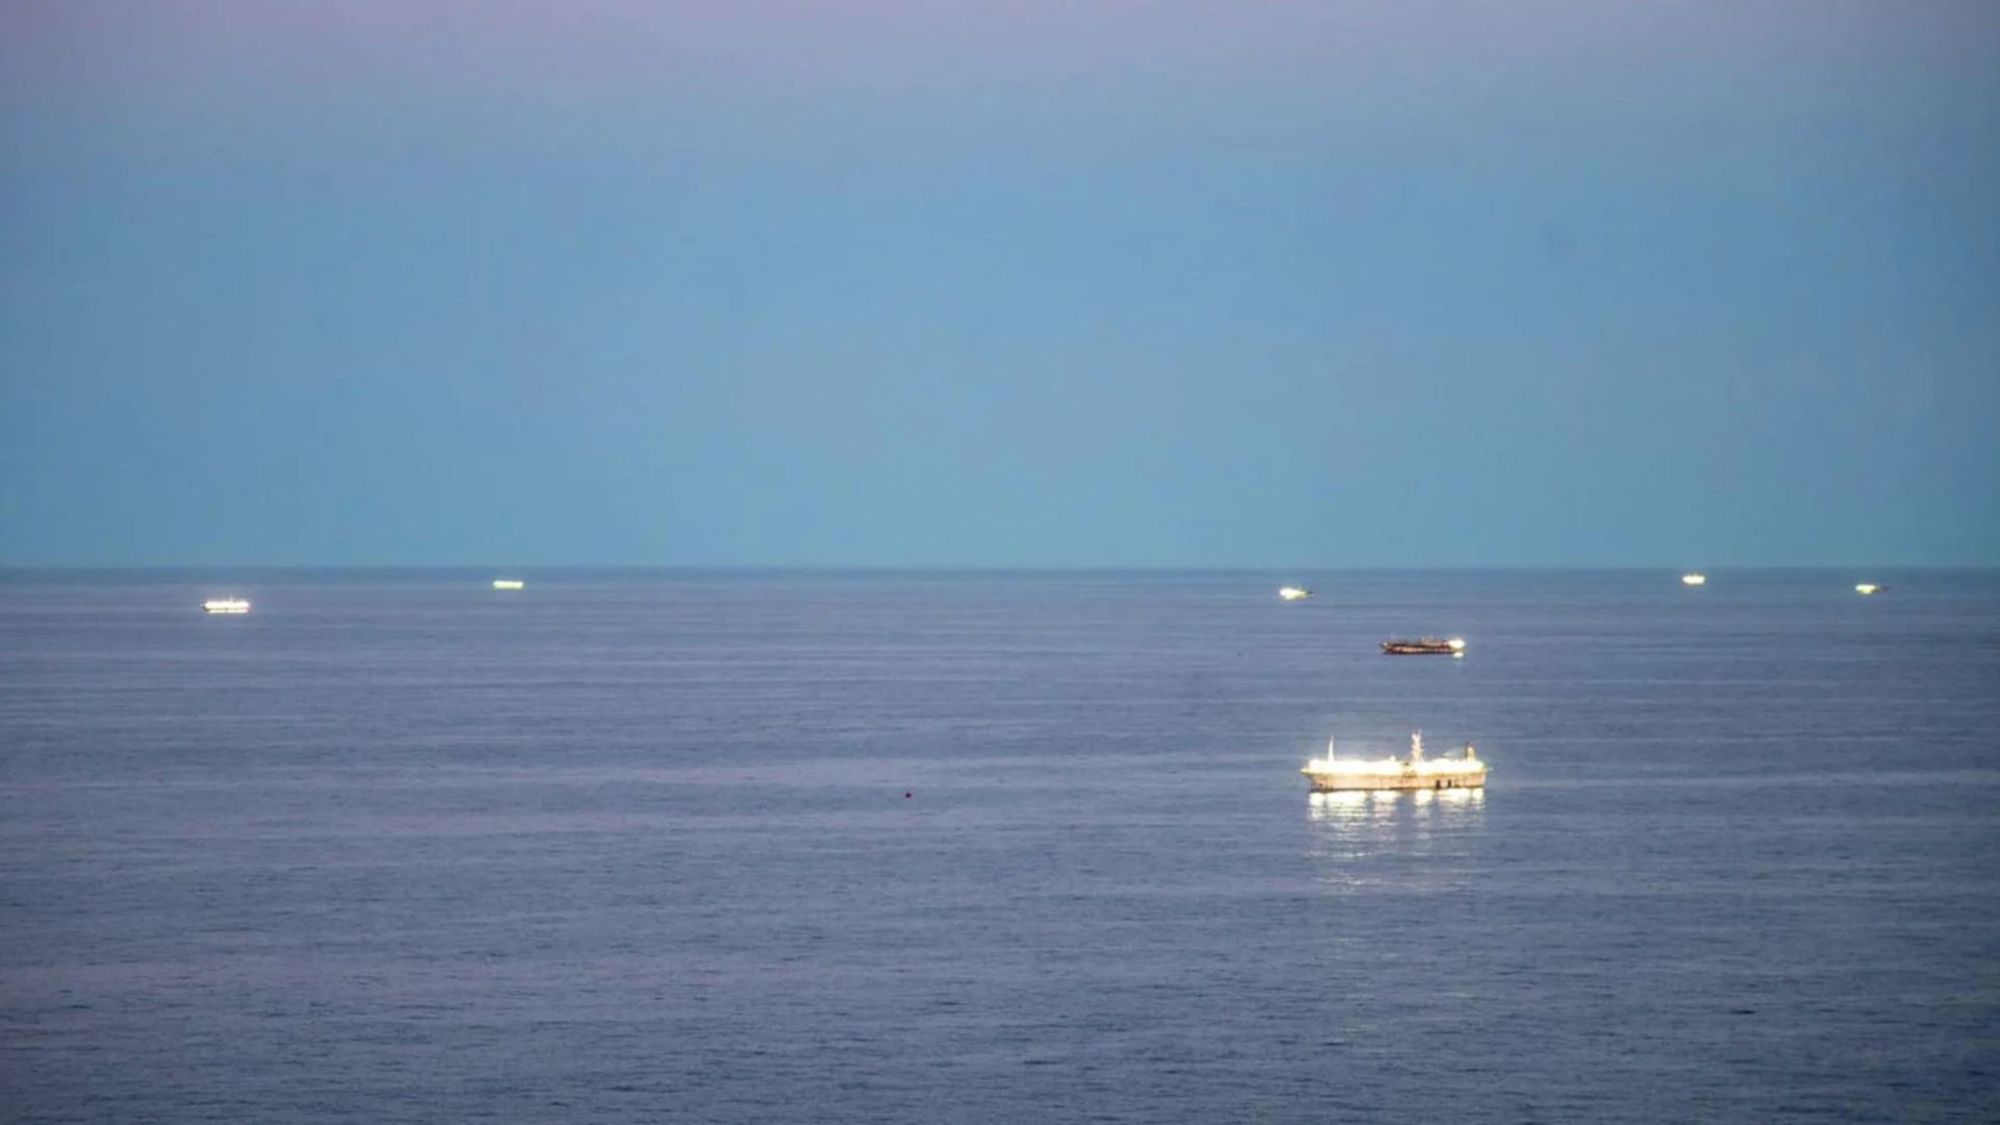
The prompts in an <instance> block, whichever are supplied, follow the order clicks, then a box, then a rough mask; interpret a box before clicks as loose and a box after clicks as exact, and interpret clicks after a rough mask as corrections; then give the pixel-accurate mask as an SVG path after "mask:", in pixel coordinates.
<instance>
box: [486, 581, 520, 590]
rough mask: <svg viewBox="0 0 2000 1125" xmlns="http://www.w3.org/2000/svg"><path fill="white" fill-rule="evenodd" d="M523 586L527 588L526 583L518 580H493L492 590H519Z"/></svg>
mask: <svg viewBox="0 0 2000 1125" xmlns="http://www.w3.org/2000/svg"><path fill="white" fill-rule="evenodd" d="M525 586H527V583H526V582H523V581H521V580H520V579H518V578H495V579H494V580H493V588H494V589H495V590H519V589H522V588H523V587H525Z"/></svg>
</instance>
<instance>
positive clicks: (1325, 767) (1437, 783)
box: [1299, 731, 1486, 793]
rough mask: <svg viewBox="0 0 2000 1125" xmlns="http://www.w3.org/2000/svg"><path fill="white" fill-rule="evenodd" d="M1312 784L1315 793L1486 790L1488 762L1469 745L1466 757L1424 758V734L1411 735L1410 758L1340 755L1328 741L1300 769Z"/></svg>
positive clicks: (1467, 744)
mask: <svg viewBox="0 0 2000 1125" xmlns="http://www.w3.org/2000/svg"><path fill="white" fill-rule="evenodd" d="M1299 772H1300V773H1302V774H1304V775H1306V780H1308V781H1310V782H1311V783H1312V788H1313V792H1315V793H1338V792H1352V791H1355V790H1376V789H1483V788H1485V787H1486V763H1485V762H1482V761H1480V760H1479V755H1478V753H1477V752H1476V751H1474V750H1473V748H1472V743H1470V742H1468V743H1466V744H1465V753H1464V756H1463V757H1457V758H1426V757H1424V735H1423V732H1422V731H1418V732H1416V733H1414V734H1412V735H1410V756H1409V757H1407V758H1372V759H1371V758H1336V757H1334V756H1333V740H1332V739H1328V740H1327V743H1326V757H1324V758H1314V759H1312V760H1310V761H1308V762H1307V763H1306V764H1305V768H1303V769H1301V770H1300V771H1299Z"/></svg>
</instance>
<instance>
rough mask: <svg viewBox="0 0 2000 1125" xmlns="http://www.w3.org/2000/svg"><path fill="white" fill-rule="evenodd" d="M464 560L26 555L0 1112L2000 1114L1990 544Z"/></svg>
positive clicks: (7, 814) (495, 1116) (1288, 1117)
mask: <svg viewBox="0 0 2000 1125" xmlns="http://www.w3.org/2000/svg"><path fill="white" fill-rule="evenodd" d="M491 576H492V575H491V574H487V573H476V574H473V573H449V572H426V573H372V574H338V573H336V574H310V573H290V574H285V573H264V574H247V575H240V576H234V577H232V578H230V580H228V581H218V580H216V579H215V577H214V576H192V575H185V574H182V575H175V574H160V575H131V574H126V575H115V574H114V575H95V576H92V575H65V574H51V573H41V574H24V573H16V574H12V575H8V576H5V577H4V578H0V910H4V934H5V939H4V946H0V1119H5V1120H8V1121H87V1122H125V1121H154V1122H251V1121H255V1122H276V1123H285V1122H307V1121H312V1122H320V1121H355V1122H363V1121H365V1122H380V1121H424V1122H457V1121H466V1120H495V1121H506V1122H545V1121H558V1120H576V1121H600V1122H625V1121H633V1122H637V1121H655V1120H665V1119H677V1120H690V1121H707V1122H769V1121H806V1120H813V1121H865V1122H892V1123H895V1122H908V1123H932V1122H958V1121H964V1122H985V1121H1022V1120H1040V1121H1085V1120H1093V1121H1130V1122H1223V1121H1252V1120H1256V1121H1273V1122H1292V1121H1298V1122H1306V1121H1312V1122H1322V1121H1333V1120H1402V1121H1433V1120H1452V1121H1457V1122H1516V1121H1578V1122H1590V1121H1609V1120H1674V1121H1697V1120H1699V1121H1736V1122H1778V1121H1838V1120H1876V1121H1890V1120H1894V1121H1964V1120H1972V1119H1979V1118H1985V1119H1989V1120H1991V1119H1995V1118H1996V1117H2000V893H1996V892H2000V886H1996V871H2000V832H1996V815H2000V734H1997V733H1996V732H2000V575H1996V574H1994V573H1991V572H1984V573H1947V572H1920V573H1911V574H1890V575H1853V574H1838V573H1769V572H1765V573H1741V574H1732V573H1727V572H1718V573H1714V574H1713V575H1712V576H1711V583H1710V585H1709V586H1708V587H1707V588H1706V589H1704V590H1699V591H1691V590H1687V589H1684V588H1682V587H1681V586H1680V585H1679V584H1678V582H1677V581H1676V580H1675V576H1674V575H1672V574H1670V573H1652V572H1637V571H1634V572H1619V573H1553V572H1536V573H1516V574H1507V573H1432V574H1367V573H1362V574H1345V575H1342V574H1310V573H1308V574H1299V573H1273V574H1219V573H1202V574H1179V575H1176V574H1090V575H1005V574H1000V575H979V574H964V575H940V574H922V573H909V574H873V575H840V574H617V573H529V574H528V575H526V577H527V578H528V579H529V586H528V588H527V589H526V590H525V591H523V592H521V593H519V594H514V595H505V594H498V593H496V592H494V591H492V590H490V589H488V588H486V580H487V579H488V578H490V577H491ZM1859 577H1875V578H1882V579H1884V580H1886V581H1889V582H1890V583H1891V585H1892V588H1891V589H1890V591H1889V592H1887V593H1885V594H1883V595H1880V596H1878V597H1875V598H1861V597H1858V596H1856V595H1855V594H1854V593H1853V592H1852V590H1851V588H1850V587H1851V584H1852V582H1853V581H1855V580H1856V579H1857V578H1859ZM1281 581H1303V582H1306V583H1308V584H1310V585H1313V586H1316V587H1317V588H1318V591H1319V595H1318V597H1316V598H1315V599H1313V600H1312V601H1309V602H1305V603H1300V604H1295V605H1285V604H1281V603H1280V602H1278V601H1277V600H1276V599H1275V597H1273V591H1274V590H1275V588H1276V587H1277V585H1279V584H1280V582H1281ZM224 593H241V594H244V595H246V596H248V597H250V598H252V599H253V600H254V601H255V603H256V608H255V611H254V612H253V613H252V614H251V615H250V616H247V617H243V618H211V617H205V616H204V615H202V614H201V613H200V612H199V611H198V609H197V608H196V606H197V604H198V603H199V602H200V601H201V600H202V598H204V597H208V596H214V595H218V594H224ZM1414 632H1451V633H1461V634H1463V635H1464V636H1466V637H1467V638H1468V639H1469V641H1470V650H1469V655H1468V656H1467V657H1466V658H1465V659H1463V660H1457V661H1454V660H1450V659H1436V658H1408V657H1406V658H1390V657H1384V656H1381V655H1379V654H1378V653H1377V651H1376V649H1375V645H1376V642H1377V641H1379V640H1380V639H1381V638H1383V637H1385V636H1388V635H1392V634H1401V633H1414ZM1417 726H1421V727H1422V728H1424V730H1425V731H1426V733H1427V734H1428V735H1429V736H1430V738H1431V739H1432V741H1433V743H1434V745H1438V746H1441V747H1442V746H1450V745H1455V744H1457V743H1458V742H1461V741H1464V740H1471V741H1474V742H1476V743H1478V745H1479V747H1480V749H1481V752H1482V754H1483V756H1485V757H1486V758H1487V759H1488V760H1489V761H1490V762H1491V763H1492V766H1493V775H1492V782H1491V787H1490V788H1489V789H1488V790H1487V791H1486V792H1485V793H1484V794H1483V795H1478V796H1476V797H1465V798H1459V799H1457V800H1451V799H1446V798H1445V797H1443V796H1434V795H1431V794H1405V795H1402V796H1396V797H1367V796H1364V797H1359V798H1346V799H1340V800H1330V799H1321V800H1317V801H1315V800H1311V799H1309V798H1308V796H1307V793H1306V789H1305V785H1304V783H1303V780H1302V779H1301V778H1300V776H1299V774H1298V772H1297V771H1298V768H1299V766H1300V765H1301V764H1302V763H1303V761H1304V760H1305V759H1306V758H1307V757H1308V756H1310V755H1312V754H1315V753H1317V752H1318V751H1319V750H1320V748H1321V747H1322V746H1323V745H1324V742H1325V740H1326V739H1327V738H1328V737H1329V736H1335V737H1338V738H1339V739H1341V740H1342V743H1343V745H1344V746H1346V747H1347V748H1348V749H1350V750H1353V751H1355V752H1362V751H1366V750H1371V749H1373V750H1380V751H1382V752H1388V751H1390V750H1393V749H1397V748H1399V747H1400V746H1401V745H1402V744H1403V742H1404V741H1405V740H1406V739H1407V735H1408V731H1409V730H1410V729H1411V728H1412V727H1417ZM906 794H908V795H907V796H906Z"/></svg>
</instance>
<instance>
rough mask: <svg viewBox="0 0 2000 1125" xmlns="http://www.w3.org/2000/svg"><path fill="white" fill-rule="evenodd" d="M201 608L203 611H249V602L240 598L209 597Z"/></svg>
mask: <svg viewBox="0 0 2000 1125" xmlns="http://www.w3.org/2000/svg"><path fill="white" fill-rule="evenodd" d="M201 608H202V612H204V613H249V612H250V603H249V602H248V601H245V600H244V599H242V598H210V599H209V600H207V601H205V602H203V603H201Z"/></svg>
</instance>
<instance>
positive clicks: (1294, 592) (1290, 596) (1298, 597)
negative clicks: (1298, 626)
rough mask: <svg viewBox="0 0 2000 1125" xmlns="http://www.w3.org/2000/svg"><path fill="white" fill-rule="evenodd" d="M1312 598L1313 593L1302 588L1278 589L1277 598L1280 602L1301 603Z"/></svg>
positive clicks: (1284, 587) (1287, 587)
mask: <svg viewBox="0 0 2000 1125" xmlns="http://www.w3.org/2000/svg"><path fill="white" fill-rule="evenodd" d="M1312 596H1313V592H1312V591H1311V590H1308V589H1306V588H1305V587H1304V586H1280V587H1278V597H1279V599H1280V600H1282V601H1288V602H1302V601H1304V600H1306V599H1307V598H1310V597H1312Z"/></svg>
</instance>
